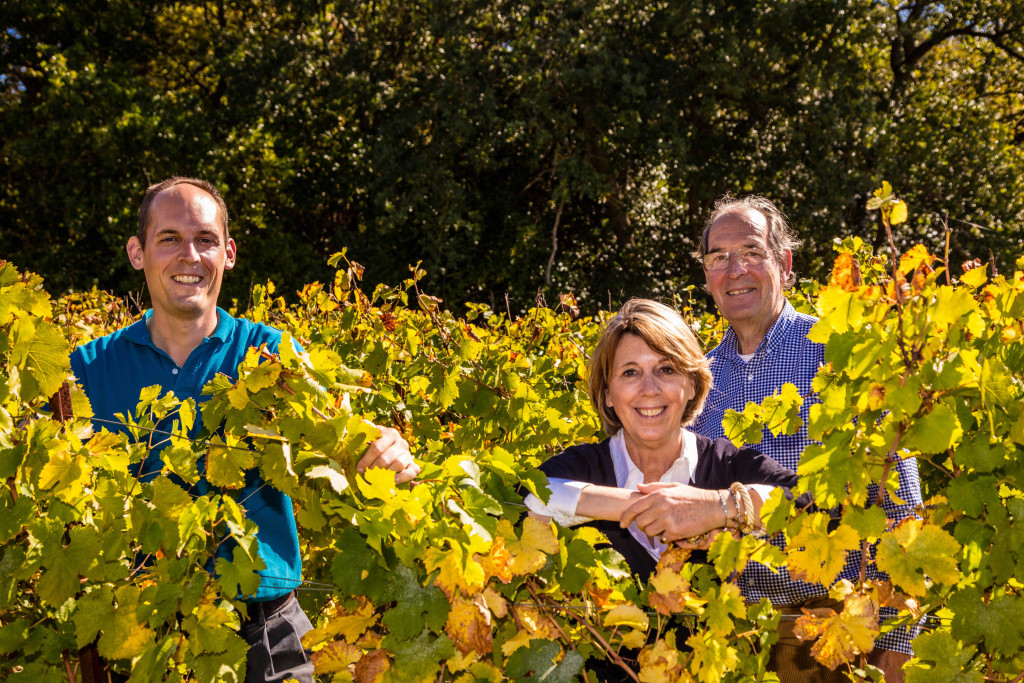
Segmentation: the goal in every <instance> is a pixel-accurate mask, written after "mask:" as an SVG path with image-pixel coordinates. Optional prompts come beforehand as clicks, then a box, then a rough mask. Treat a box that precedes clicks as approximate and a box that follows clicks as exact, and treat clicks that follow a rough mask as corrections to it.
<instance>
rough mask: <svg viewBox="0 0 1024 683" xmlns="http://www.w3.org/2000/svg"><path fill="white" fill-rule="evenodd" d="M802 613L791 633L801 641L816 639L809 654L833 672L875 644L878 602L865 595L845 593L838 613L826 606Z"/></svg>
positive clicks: (866, 651)
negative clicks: (845, 597)
mask: <svg viewBox="0 0 1024 683" xmlns="http://www.w3.org/2000/svg"><path fill="white" fill-rule="evenodd" d="M803 612H804V616H802V617H800V618H798V619H797V620H796V627H795V628H794V630H793V632H794V633H795V634H796V636H797V638H800V639H801V640H811V639H812V638H817V640H816V641H815V643H814V645H813V646H812V647H811V654H812V655H813V656H814V658H815V659H816V660H818V662H820V663H821V664H823V665H824V666H827V667H828V668H829V669H831V670H833V671H834V670H835V668H836V667H837V666H839V665H840V664H846V663H848V662H852V661H853V659H854V657H856V656H857V655H858V654H861V653H868V652H871V650H872V649H873V648H874V647H875V638H877V637H878V633H879V631H878V604H877V603H875V601H874V600H872V599H871V598H869V597H868V596H866V595H860V594H855V595H851V596H849V597H848V598H847V599H846V602H845V604H844V606H843V611H842V612H841V613H839V614H836V613H835V611H834V610H831V609H827V608H825V609H814V610H809V609H805V610H803Z"/></svg>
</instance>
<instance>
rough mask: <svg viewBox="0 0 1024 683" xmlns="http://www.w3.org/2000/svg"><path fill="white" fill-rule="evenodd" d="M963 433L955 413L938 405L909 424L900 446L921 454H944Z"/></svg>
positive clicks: (941, 404) (942, 404)
mask: <svg viewBox="0 0 1024 683" xmlns="http://www.w3.org/2000/svg"><path fill="white" fill-rule="evenodd" d="M963 433H964V430H963V428H961V426H960V420H959V419H957V416H956V413H955V412H954V411H953V410H952V409H951V408H950V407H949V406H947V405H945V404H944V403H939V404H936V405H935V406H934V407H933V408H932V411H931V412H930V413H928V414H926V415H922V416H920V417H918V418H917V419H916V420H914V421H913V422H912V423H911V425H910V429H908V430H907V433H906V436H905V438H904V440H903V442H902V444H901V445H903V446H904V447H906V448H909V449H912V450H917V451H921V452H922V453H944V452H945V451H946V450H948V449H950V448H952V447H953V446H954V445H955V444H956V443H958V442H959V441H960V438H961V437H962V436H963Z"/></svg>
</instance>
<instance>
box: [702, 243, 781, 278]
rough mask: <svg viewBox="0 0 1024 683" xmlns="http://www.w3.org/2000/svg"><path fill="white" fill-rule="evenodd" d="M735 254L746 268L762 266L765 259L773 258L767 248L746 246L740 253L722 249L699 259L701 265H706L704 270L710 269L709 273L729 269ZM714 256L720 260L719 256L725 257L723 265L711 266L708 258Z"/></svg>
mask: <svg viewBox="0 0 1024 683" xmlns="http://www.w3.org/2000/svg"><path fill="white" fill-rule="evenodd" d="M733 256H736V258H737V259H739V262H740V265H741V266H743V267H744V268H749V267H751V266H760V265H762V264H763V263H764V262H765V261H770V260H772V259H773V255H772V253H771V252H770V251H768V250H767V249H760V248H756V247H744V248H743V249H741V250H740V253H736V252H730V251H727V250H724V249H723V250H720V251H713V252H709V253H707V254H704V255H703V256H702V257H700V259H699V260H700V262H701V265H702V266H704V270H706V271H708V272H709V273H714V272H718V271H720V270H725V269H727V268H728V267H729V265H730V264H731V263H732V257H733ZM712 257H715V259H716V260H718V257H724V259H722V260H721V263H722V266H720V267H718V268H711V267H709V266H708V259H710V258H712ZM751 259H753V260H751Z"/></svg>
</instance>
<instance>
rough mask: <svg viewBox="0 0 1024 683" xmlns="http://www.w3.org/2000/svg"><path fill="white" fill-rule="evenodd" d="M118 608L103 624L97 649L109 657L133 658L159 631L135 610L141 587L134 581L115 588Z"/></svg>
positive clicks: (150, 642) (103, 655) (150, 643)
mask: <svg viewBox="0 0 1024 683" xmlns="http://www.w3.org/2000/svg"><path fill="white" fill-rule="evenodd" d="M114 598H115V600H116V601H117V610H116V611H115V612H114V616H113V618H112V619H110V620H109V621H108V622H107V624H105V625H104V629H103V635H102V636H100V640H99V643H98V650H99V653H100V656H101V657H104V658H106V659H131V658H132V657H135V656H136V655H138V654H139V653H140V652H142V650H143V649H144V648H146V647H148V646H150V645H152V643H153V639H154V636H155V635H156V633H155V632H154V631H153V630H152V629H151V628H149V627H148V626H146V625H145V624H142V623H139V620H138V618H136V616H135V611H136V609H137V608H138V605H139V589H138V588H137V587H136V586H133V585H131V584H128V585H124V586H121V587H120V588H118V589H117V590H116V591H115V592H114Z"/></svg>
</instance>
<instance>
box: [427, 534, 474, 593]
mask: <svg viewBox="0 0 1024 683" xmlns="http://www.w3.org/2000/svg"><path fill="white" fill-rule="evenodd" d="M462 552H463V551H462V548H460V547H458V546H452V547H451V548H428V549H427V552H426V555H424V558H423V561H424V563H425V564H426V567H427V571H428V572H433V571H435V570H437V571H438V572H439V573H438V575H437V578H436V579H434V585H435V586H437V587H438V588H440V589H441V590H442V591H443V592H444V594H445V596H447V598H448V599H449V600H453V599H454V598H455V595H456V594H457V593H458V592H459V591H460V590H461V591H462V592H463V593H466V594H469V595H472V594H474V593H477V592H479V591H480V590H481V589H482V588H483V587H484V578H485V577H484V570H483V567H481V566H480V564H479V563H478V562H477V561H476V560H474V559H472V558H469V559H467V560H466V563H465V564H463V562H462Z"/></svg>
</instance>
